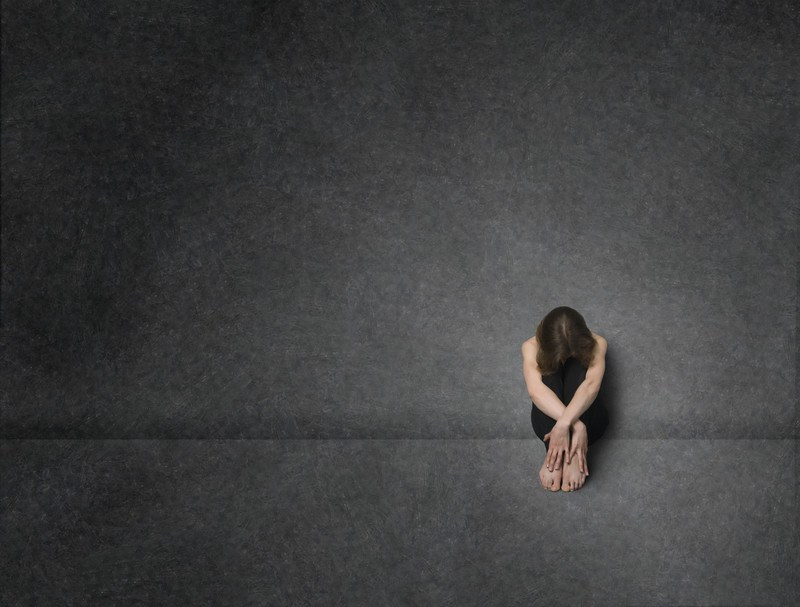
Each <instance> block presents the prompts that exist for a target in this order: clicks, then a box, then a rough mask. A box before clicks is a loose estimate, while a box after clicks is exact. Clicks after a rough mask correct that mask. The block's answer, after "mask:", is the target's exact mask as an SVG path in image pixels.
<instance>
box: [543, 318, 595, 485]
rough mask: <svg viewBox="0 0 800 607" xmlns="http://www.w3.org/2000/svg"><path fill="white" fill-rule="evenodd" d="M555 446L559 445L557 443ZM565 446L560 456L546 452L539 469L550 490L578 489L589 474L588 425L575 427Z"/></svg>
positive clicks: (546, 436) (548, 435)
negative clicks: (587, 455) (587, 456)
mask: <svg viewBox="0 0 800 607" xmlns="http://www.w3.org/2000/svg"><path fill="white" fill-rule="evenodd" d="M592 335H594V336H595V338H599V337H600V336H599V335H598V334H597V333H594V332H592ZM535 339H536V338H535V337H532V338H531V340H534V341H535ZM555 430H556V427H554V428H553V431H551V433H550V434H552V433H553V432H555ZM562 432H563V428H562ZM550 434H546V435H545V437H544V440H547V439H548V438H549V437H550ZM558 440H559V441H560V440H563V439H558ZM570 442H571V444H570ZM553 446H554V447H557V445H556V444H554V445H553ZM563 446H564V449H565V452H564V453H563V454H562V455H560V456H554V457H548V455H551V453H550V451H549V450H548V452H547V453H545V458H544V463H543V464H542V467H541V469H540V470H539V482H540V484H541V485H542V487H544V489H546V490H548V491H567V492H569V491H577V490H578V489H580V488H581V487H583V485H584V483H585V482H586V477H587V476H589V469H588V466H587V463H586V454H587V453H588V452H589V447H588V441H587V435H586V426H585V425H581V426H580V427H578V428H573V430H572V441H570V439H569V438H567V439H566V443H563Z"/></svg>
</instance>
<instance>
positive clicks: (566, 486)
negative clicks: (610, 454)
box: [561, 456, 586, 491]
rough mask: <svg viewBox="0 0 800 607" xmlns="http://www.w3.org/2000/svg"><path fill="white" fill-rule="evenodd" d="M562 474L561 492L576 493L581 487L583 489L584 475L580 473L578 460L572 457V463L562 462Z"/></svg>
mask: <svg viewBox="0 0 800 607" xmlns="http://www.w3.org/2000/svg"><path fill="white" fill-rule="evenodd" d="M563 468H564V474H563V477H562V479H563V480H562V481H561V490H562V491H577V490H578V489H580V488H581V487H583V483H584V482H585V481H586V475H585V474H584V473H583V472H581V467H580V464H579V463H578V458H577V457H575V456H573V458H572V462H570V463H569V464H568V463H567V462H566V459H565V460H564V466H563Z"/></svg>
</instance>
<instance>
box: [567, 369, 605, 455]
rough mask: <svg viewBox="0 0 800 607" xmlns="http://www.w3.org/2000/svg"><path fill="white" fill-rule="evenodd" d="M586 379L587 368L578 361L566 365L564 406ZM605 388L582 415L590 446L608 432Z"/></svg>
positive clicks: (601, 388) (601, 387)
mask: <svg viewBox="0 0 800 607" xmlns="http://www.w3.org/2000/svg"><path fill="white" fill-rule="evenodd" d="M585 379H586V367H584V366H583V365H582V364H581V363H580V362H578V359H576V358H569V359H567V362H566V363H565V364H564V398H565V400H564V404H565V405H569V403H570V401H571V400H572V397H573V396H575V392H576V391H577V390H578V386H580V385H581V383H582V382H583V380H585ZM603 395H604V392H603V386H602V384H601V385H600V391H599V392H598V393H597V397H596V398H595V399H594V401H593V402H592V404H591V405H590V406H589V408H588V409H587V410H586V411H584V412H583V415H581V421H582V422H583V423H584V424H586V434H587V436H588V441H589V444H590V445H591V444H592V443H594V442H595V441H596V440H597V439H599V438H600V437H601V436H603V433H604V432H605V431H606V428H607V427H608V409H606V406H605V402H604V400H603Z"/></svg>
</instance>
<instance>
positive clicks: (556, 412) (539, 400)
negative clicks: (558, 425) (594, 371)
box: [530, 384, 583, 426]
mask: <svg viewBox="0 0 800 607" xmlns="http://www.w3.org/2000/svg"><path fill="white" fill-rule="evenodd" d="M530 397H531V401H533V404H534V406H535V407H536V408H537V409H539V411H541V412H542V413H544V414H545V415H546V416H547V417H549V418H551V419H554V420H556V421H558V420H559V419H560V418H561V416H562V415H563V413H564V411H565V410H566V409H567V406H566V405H565V404H564V403H562V402H561V399H560V398H558V395H557V394H556V393H555V392H553V391H552V390H551V389H550V388H549V387H548V386H546V385H545V384H541V385H540V386H539V387H538V388H537V389H536V390H535V392H534V393H533V394H531V395H530ZM580 424H583V422H582V421H581V420H580V418H579V419H577V420H575V422H574V423H573V424H572V425H573V426H578V425H580Z"/></svg>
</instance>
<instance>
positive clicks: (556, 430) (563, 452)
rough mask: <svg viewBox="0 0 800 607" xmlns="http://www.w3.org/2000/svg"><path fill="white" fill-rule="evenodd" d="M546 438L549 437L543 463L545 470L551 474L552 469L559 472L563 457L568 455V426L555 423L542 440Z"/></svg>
mask: <svg viewBox="0 0 800 607" xmlns="http://www.w3.org/2000/svg"><path fill="white" fill-rule="evenodd" d="M548 436H549V437H550V446H549V448H548V449H547V457H546V458H545V463H546V465H547V469H548V470H550V472H552V471H553V468H555V469H556V470H560V469H561V464H562V463H563V462H564V457H567V456H568V455H569V426H565V425H563V424H561V423H560V422H556V424H555V426H553V429H552V430H550V432H548V433H547V434H545V435H544V440H548V438H547V437H548Z"/></svg>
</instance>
